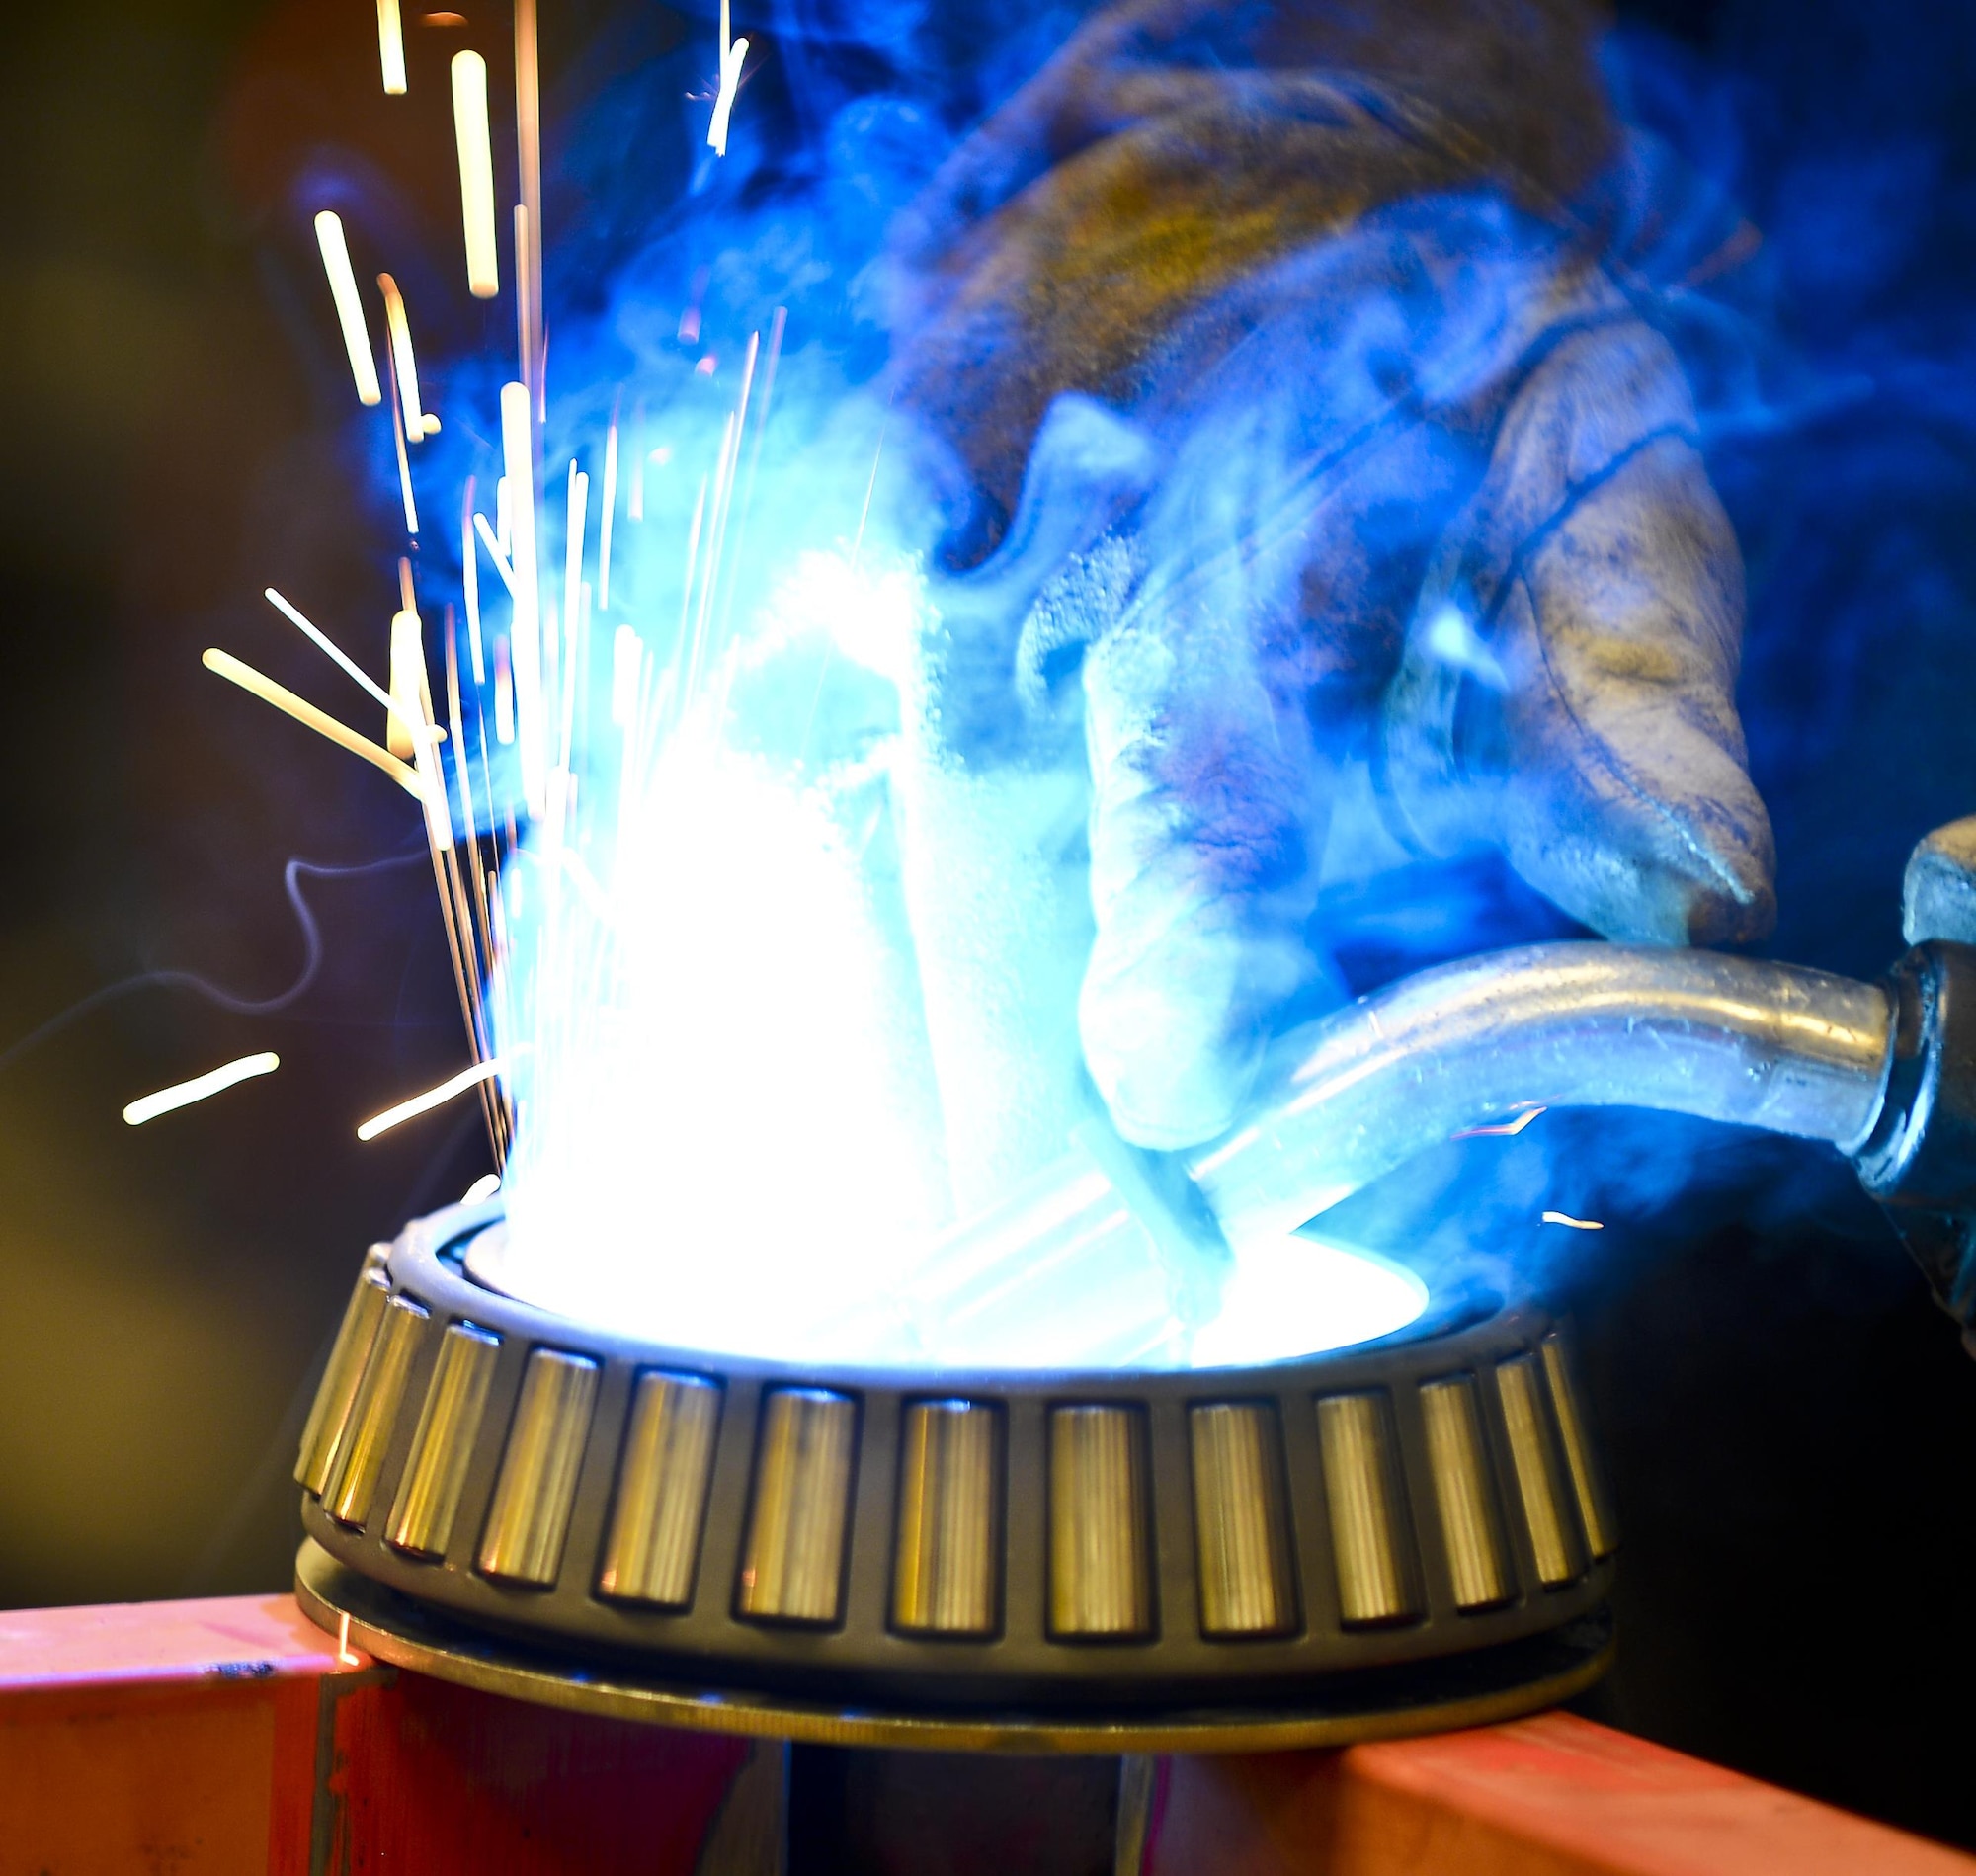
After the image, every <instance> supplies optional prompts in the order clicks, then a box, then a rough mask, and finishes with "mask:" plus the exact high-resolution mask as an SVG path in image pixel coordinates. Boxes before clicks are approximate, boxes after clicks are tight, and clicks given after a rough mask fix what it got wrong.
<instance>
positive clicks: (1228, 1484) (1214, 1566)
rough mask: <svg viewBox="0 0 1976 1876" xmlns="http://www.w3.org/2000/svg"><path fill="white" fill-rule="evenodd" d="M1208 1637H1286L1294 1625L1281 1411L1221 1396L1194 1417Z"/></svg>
mask: <svg viewBox="0 0 1976 1876" xmlns="http://www.w3.org/2000/svg"><path fill="white" fill-rule="evenodd" d="M1188 1428H1189V1432H1190V1434H1191V1436H1192V1444H1193V1447H1194V1540H1195V1544H1196V1546H1197V1548H1198V1551H1199V1557H1200V1629H1201V1633H1202V1634H1204V1635H1282V1634H1287V1633H1288V1632H1289V1631H1290V1630H1291V1629H1293V1628H1294V1627H1295V1626H1296V1619H1297V1611H1296V1591H1295V1587H1294V1582H1293V1578H1292V1576H1291V1570H1290V1533H1289V1518H1288V1515H1287V1507H1286V1506H1285V1503H1284V1496H1283V1465H1282V1435H1281V1430H1280V1428H1279V1427H1277V1425H1276V1409H1275V1408H1274V1407H1271V1406H1269V1405H1267V1404H1266V1403H1263V1402H1260V1401H1236V1402H1226V1403H1220V1402H1217V1403H1215V1404H1213V1405H1209V1406H1202V1407H1196V1408H1194V1409H1193V1410H1192V1411H1191V1412H1190V1413H1189V1415H1188Z"/></svg>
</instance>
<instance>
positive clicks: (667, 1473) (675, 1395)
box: [597, 1371, 720, 1609]
mask: <svg viewBox="0 0 1976 1876" xmlns="http://www.w3.org/2000/svg"><path fill="white" fill-rule="evenodd" d="M719 1425H720V1389H719V1388H718V1387H717V1386H716V1385H715V1384H714V1383H713V1382H711V1381H708V1380H704V1379H702V1378H701V1377H700V1375H697V1374H664V1373H660V1372H657V1371H651V1372H647V1373H645V1374H641V1375H640V1376H639V1377H638V1388H637V1392H636V1393H635V1394H634V1395H633V1396H632V1400H631V1427H630V1431H629V1432H628V1433H627V1434H626V1435H625V1437H624V1459H623V1464H622V1466H621V1467H620V1468H619V1470H618V1474H617V1506H616V1508H615V1509H613V1511H612V1513H611V1530H610V1534H609V1535H608V1536H607V1537H606V1539H605V1542H604V1565H603V1568H602V1569H601V1570H600V1571H599V1572H598V1577H597V1589H598V1593H599V1594H600V1595H608V1596H616V1597H617V1598H618V1599H619V1600H621V1601H625V1602H649V1603H651V1604H653V1605H654V1606H655V1607H658V1608H663V1609H683V1608H685V1607H686V1605H687V1603H688V1602H689V1601H691V1600H692V1598H693V1579H694V1570H695V1567H696V1566H697V1565H698V1563H699V1561H700V1524H701V1521H702V1520H703V1519H704V1517H705V1515H706V1481H707V1477H708V1475H709V1474H710V1473H711V1472H712V1470H713V1435H714V1432H715V1431H716V1429H717V1428H718V1427H719Z"/></svg>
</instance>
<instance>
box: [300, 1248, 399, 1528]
mask: <svg viewBox="0 0 1976 1876" xmlns="http://www.w3.org/2000/svg"><path fill="white" fill-rule="evenodd" d="M380 1248H381V1247H380ZM381 1263H382V1260H381V1259H378V1258H377V1257H376V1253H375V1250H374V1249H373V1251H372V1253H371V1256H370V1257H367V1258H366V1259H365V1260H364V1274H363V1275H362V1276H360V1277H359V1278H358V1279H357V1287H356V1289H355V1290H353V1291H352V1292H351V1296H350V1301H349V1302H348V1303H347V1304H346V1305H345V1307H344V1311H343V1322H342V1324H341V1325H340V1326H339V1327H338V1329H337V1332H336V1341H335V1343H334V1344H333V1345H332V1346H331V1347H330V1351H329V1366H328V1367H326V1368H325V1369H324V1370H323V1374H322V1385H321V1386H320V1387H318V1388H317V1389H316V1391H315V1403H314V1405H313V1406H312V1407H311V1408H310V1409H309V1417H308V1425H307V1426H306V1427H303V1428H302V1449H301V1456H300V1457H299V1458H298V1459H297V1460H296V1461H295V1483H296V1484H297V1485H298V1486H300V1487H301V1488H302V1490H303V1491H304V1492H313V1493H315V1494H317V1495H318V1496H320V1495H321V1492H322V1488H323V1486H324V1484H325V1483H326V1482H327V1480H328V1478H329V1469H330V1467H331V1466H333V1465H334V1464H335V1463H336V1449H337V1447H338V1446H339V1445H341V1444H342V1442H343V1429H344V1427H345V1425H346V1424H347V1423H348V1421H349V1419H350V1408H351V1403H352V1402H353V1401H355V1400H356V1398H357V1384H358V1382H359V1381H361V1380H362V1379H363V1378H364V1364H365V1362H366V1361H368V1360H369V1359H370V1356H371V1339H372V1338H373V1337H374V1336H375V1335H376V1333H377V1325H378V1324H379V1323H380V1322H382V1321H383V1320H384V1305H385V1304H386V1303H388V1302H389V1301H390V1300H391V1280H390V1278H389V1277H387V1276H385V1275H384V1274H383V1272H382V1270H381V1268H380V1267H379V1266H380V1264H381Z"/></svg>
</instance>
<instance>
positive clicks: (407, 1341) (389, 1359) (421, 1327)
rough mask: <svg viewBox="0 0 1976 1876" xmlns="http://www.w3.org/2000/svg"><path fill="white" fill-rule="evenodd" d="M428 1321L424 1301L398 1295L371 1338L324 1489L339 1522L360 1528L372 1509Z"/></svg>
mask: <svg viewBox="0 0 1976 1876" xmlns="http://www.w3.org/2000/svg"><path fill="white" fill-rule="evenodd" d="M425 1326H426V1312H425V1309H424V1307H423V1306H422V1305H421V1304H418V1303H415V1302H413V1301H412V1299H411V1298H410V1297H409V1296H394V1297H392V1299H391V1302H390V1307H389V1308H387V1309H386V1310H385V1311H384V1322H383V1326H382V1327H381V1328H380V1329H379V1330H378V1331H377V1333H376V1335H375V1336H374V1337H372V1338H371V1358H370V1360H368V1361H367V1362H365V1364H364V1378H363V1379H362V1380H361V1381H360V1382H359V1383H358V1384H357V1398H356V1400H355V1401H353V1402H352V1403H351V1408H350V1422H349V1430H348V1432H346V1433H345V1435H344V1437H343V1438H342V1440H341V1441H339V1442H338V1445H337V1449H336V1461H335V1464H334V1465H332V1466H331V1468H330V1473H329V1478H328V1479H327V1481H325V1483H324V1485H323V1489H322V1509H324V1510H325V1511H327V1512H328V1513H329V1514H330V1516H331V1517H333V1518H335V1519H336V1521H337V1522H338V1523H339V1524H354V1525H357V1526H359V1527H360V1528H361V1527H362V1526H363V1524H364V1522H365V1520H366V1519H368V1518H369V1517H370V1515H371V1497H372V1496H373V1495H374V1494H375V1492H376V1490H377V1475H378V1473H380V1472H381V1471H382V1470H383V1469H384V1455H385V1453H386V1452H388V1451H389V1450H390V1446H391V1434H392V1433H393V1432H394V1431H395V1430H396V1428H397V1425H398V1407H399V1404H400V1403H401V1402H402V1401H403V1400H404V1398H405V1381H406V1378H407V1377H408V1376H409V1375H410V1373H411V1371H412V1357H413V1356H414V1355H415V1354H417V1353H418V1348H419V1338H420V1337H421V1336H422V1335H423V1334H424V1333H425Z"/></svg>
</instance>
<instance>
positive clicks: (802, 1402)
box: [734, 1387, 858, 1624]
mask: <svg viewBox="0 0 1976 1876" xmlns="http://www.w3.org/2000/svg"><path fill="white" fill-rule="evenodd" d="M767 1410H768V1411H767V1412H766V1414H765V1415H764V1416H763V1423H762V1450H761V1455H760V1458H759V1460H758V1462H757V1466H756V1472H755V1499H754V1504H753V1505H752V1506H751V1507H750V1509H749V1516H748V1541H747V1543H746V1545H745V1546H744V1548H743V1550H742V1553H741V1573H740V1578H739V1581H738V1582H737V1584H736V1586H735V1592H734V1606H735V1609H736V1611H737V1613H739V1614H740V1615H742V1616H744V1617H746V1618H748V1619H750V1620H753V1621H758V1622H802V1623H822V1624H828V1623H833V1622H835V1621H836V1620H837V1619H838V1616H839V1614H840V1612H841V1610H842V1608H843V1605H844V1536H845V1530H846V1527H847V1522H848V1514H849V1510H850V1498H851V1466H852V1460H853V1457H854V1455H855V1444H854V1437H853V1436H854V1434H855V1433H856V1430H857V1425H858V1404H857V1402H855V1401H853V1400H851V1399H850V1398H849V1397H848V1396H846V1395H843V1394H837V1393H833V1392H831V1391H830V1390H829V1389H827V1388H813V1387H784V1388H777V1389H775V1390H774V1391H773V1392H772V1393H771V1394H770V1395H769V1396H768V1402H767Z"/></svg>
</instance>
